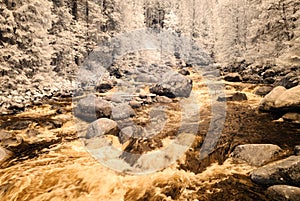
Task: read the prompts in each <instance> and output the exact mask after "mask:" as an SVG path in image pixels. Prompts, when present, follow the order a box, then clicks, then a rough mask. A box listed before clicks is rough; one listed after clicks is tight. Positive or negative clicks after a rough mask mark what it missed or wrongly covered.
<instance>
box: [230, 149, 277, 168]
mask: <svg viewBox="0 0 300 201" xmlns="http://www.w3.org/2000/svg"><path fill="white" fill-rule="evenodd" d="M281 152H282V149H281V148H280V147H279V146H277V145H273V144H245V145H239V146H237V147H236V148H235V149H234V151H233V152H232V154H231V155H232V157H233V158H234V159H238V160H242V161H246V162H247V163H249V164H250V165H254V166H262V165H265V164H267V163H269V162H271V161H273V160H274V159H276V157H278V155H279V154H280V153H281Z"/></svg>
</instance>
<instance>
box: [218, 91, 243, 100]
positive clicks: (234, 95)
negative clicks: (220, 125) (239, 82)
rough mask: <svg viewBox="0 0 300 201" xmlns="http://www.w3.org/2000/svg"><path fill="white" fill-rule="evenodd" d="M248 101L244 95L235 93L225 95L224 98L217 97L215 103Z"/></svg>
mask: <svg viewBox="0 0 300 201" xmlns="http://www.w3.org/2000/svg"><path fill="white" fill-rule="evenodd" d="M243 100H248V99H247V96H246V94H244V93H240V92H235V93H231V94H226V95H225V96H219V97H218V99H217V101H220V102H224V101H243Z"/></svg>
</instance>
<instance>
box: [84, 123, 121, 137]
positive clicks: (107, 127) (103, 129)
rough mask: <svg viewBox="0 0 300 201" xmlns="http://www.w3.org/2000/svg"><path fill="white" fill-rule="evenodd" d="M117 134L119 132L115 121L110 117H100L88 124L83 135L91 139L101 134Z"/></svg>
mask: <svg viewBox="0 0 300 201" xmlns="http://www.w3.org/2000/svg"><path fill="white" fill-rule="evenodd" d="M118 134H119V128H118V124H117V122H115V121H113V120H111V119H107V118H101V119H98V120H96V121H94V122H93V123H91V124H90V125H89V127H88V129H87V132H86V135H85V136H84V137H85V138H87V139H91V138H94V137H100V136H103V135H115V136H117V135H118Z"/></svg>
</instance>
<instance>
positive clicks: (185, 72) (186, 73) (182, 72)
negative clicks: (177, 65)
mask: <svg viewBox="0 0 300 201" xmlns="http://www.w3.org/2000/svg"><path fill="white" fill-rule="evenodd" d="M178 73H180V74H181V75H190V72H189V71H188V70H186V69H181V70H180V71H178Z"/></svg>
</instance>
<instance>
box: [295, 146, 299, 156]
mask: <svg viewBox="0 0 300 201" xmlns="http://www.w3.org/2000/svg"><path fill="white" fill-rule="evenodd" d="M294 153H295V155H296V156H300V145H297V146H295V149H294Z"/></svg>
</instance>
